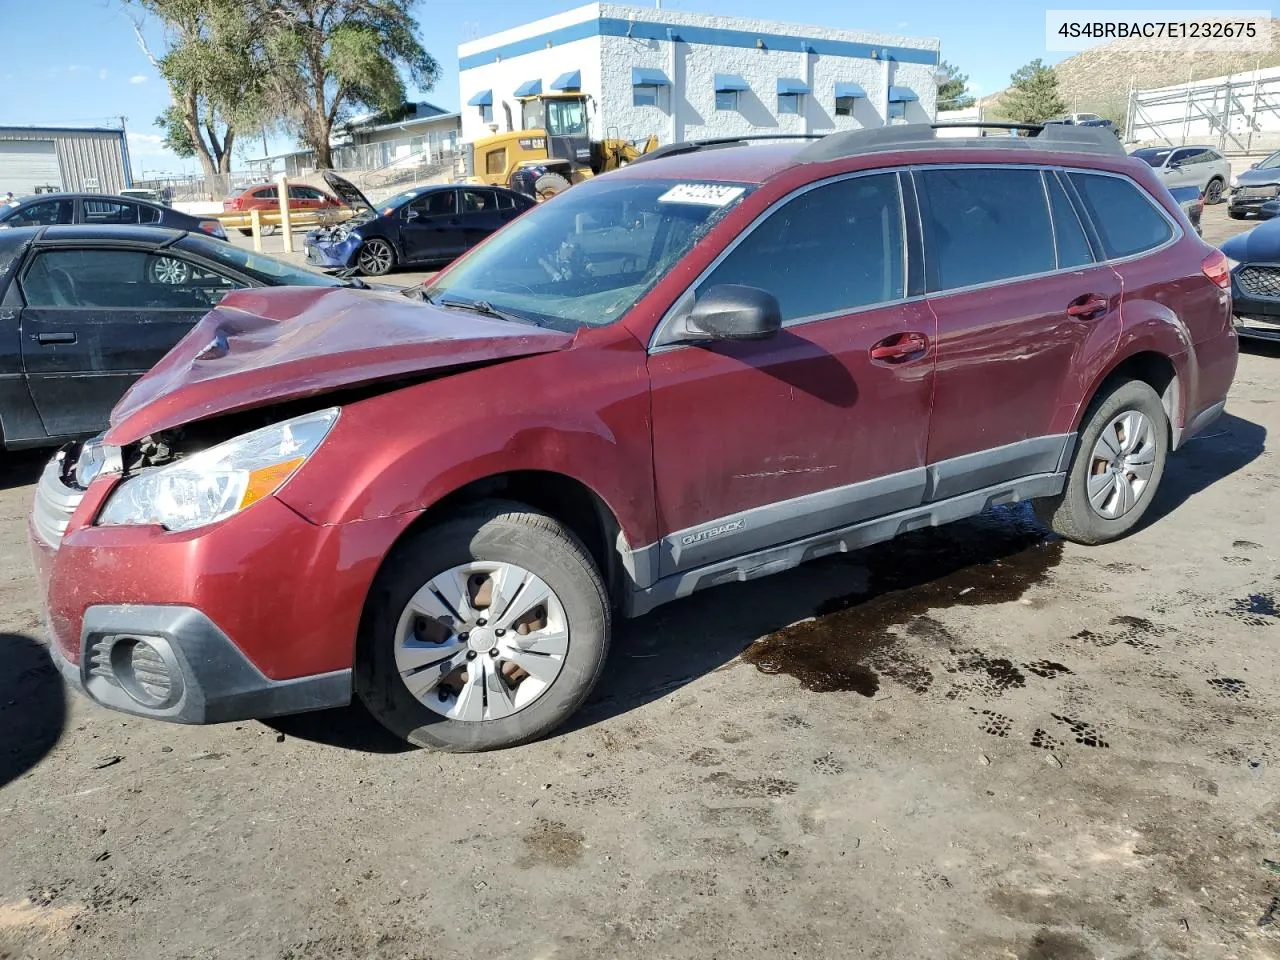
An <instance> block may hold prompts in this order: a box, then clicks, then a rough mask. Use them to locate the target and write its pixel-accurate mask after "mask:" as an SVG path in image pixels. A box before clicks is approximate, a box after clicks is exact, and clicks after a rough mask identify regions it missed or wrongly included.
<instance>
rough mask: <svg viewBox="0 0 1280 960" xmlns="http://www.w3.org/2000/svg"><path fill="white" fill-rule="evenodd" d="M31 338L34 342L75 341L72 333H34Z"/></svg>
mask: <svg viewBox="0 0 1280 960" xmlns="http://www.w3.org/2000/svg"><path fill="white" fill-rule="evenodd" d="M31 339H32V340H34V341H35V342H36V343H75V342H76V335H75V334H74V333H34V334H32V335H31Z"/></svg>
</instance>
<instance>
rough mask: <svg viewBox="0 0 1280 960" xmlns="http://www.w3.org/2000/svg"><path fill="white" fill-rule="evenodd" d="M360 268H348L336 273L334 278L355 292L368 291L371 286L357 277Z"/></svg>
mask: <svg viewBox="0 0 1280 960" xmlns="http://www.w3.org/2000/svg"><path fill="white" fill-rule="evenodd" d="M358 269H359V267H347V268H346V269H345V270H338V271H337V272H336V273H334V277H335V278H336V279H338V280H341V281H342V285H343V286H344V287H351V288H353V289H355V290H368V289H369V285H368V284H367V283H365V282H364V281H363V280H361V279H360V278H359V277H357V276H356V270H358Z"/></svg>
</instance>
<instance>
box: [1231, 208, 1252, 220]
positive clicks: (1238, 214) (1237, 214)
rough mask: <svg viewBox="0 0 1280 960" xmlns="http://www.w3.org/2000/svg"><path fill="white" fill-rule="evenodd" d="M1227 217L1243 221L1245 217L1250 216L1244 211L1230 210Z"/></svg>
mask: <svg viewBox="0 0 1280 960" xmlns="http://www.w3.org/2000/svg"><path fill="white" fill-rule="evenodd" d="M1227 216H1228V217H1230V218H1231V219H1232V220H1243V219H1244V218H1245V217H1247V216H1248V214H1247V213H1245V212H1244V211H1243V210H1228V211H1227Z"/></svg>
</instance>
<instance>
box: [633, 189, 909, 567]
mask: <svg viewBox="0 0 1280 960" xmlns="http://www.w3.org/2000/svg"><path fill="white" fill-rule="evenodd" d="M903 223H904V218H903V214H902V201H901V189H900V181H899V175H898V174H896V173H880V174H873V175H867V176H853V177H849V178H846V179H843V180H839V181H836V182H833V183H828V184H824V185H822V186H819V187H816V188H813V189H810V190H807V191H805V192H803V193H801V194H799V195H797V196H795V197H793V198H792V199H790V200H788V201H787V202H786V203H785V204H783V205H782V206H780V207H778V208H777V209H775V210H774V211H773V212H772V213H771V214H769V215H768V217H767V218H766V219H765V220H764V221H762V222H760V223H759V224H758V225H757V226H756V227H755V229H753V230H752V231H750V232H749V233H747V234H745V235H744V236H743V237H742V238H741V239H740V240H739V241H738V242H737V244H736V246H734V247H732V248H731V250H730V252H729V253H728V254H727V256H725V257H724V258H723V259H722V260H721V262H720V263H719V264H718V265H717V266H716V267H715V268H714V269H713V270H712V271H711V273H710V274H709V275H708V276H707V277H706V278H705V279H704V280H702V281H701V282H700V283H699V284H698V287H697V291H699V292H701V291H706V290H709V289H710V288H712V287H715V286H717V285H720V284H744V285H748V286H754V287H759V288H762V289H765V290H767V291H769V292H771V293H773V294H774V295H775V296H776V297H777V298H778V300H779V303H780V304H781V306H782V314H783V321H784V328H783V330H782V332H781V333H780V334H779V335H778V336H776V337H774V338H773V339H770V340H765V341H755V342H736V343H733V342H726V341H719V342H702V343H689V344H679V345H674V346H669V347H657V348H655V350H654V352H653V353H652V355H651V356H650V358H649V376H650V380H651V384H652V410H653V447H654V465H655V485H656V492H657V500H658V511H659V522H660V525H661V531H662V532H663V534H664V536H663V537H662V557H661V560H660V565H661V567H660V572H661V574H662V575H664V576H665V575H669V574H672V573H676V572H680V571H685V570H689V569H692V568H696V567H699V566H703V565H705V564H709V563H714V562H716V561H719V560H724V559H727V558H730V557H735V556H740V555H743V554H747V553H751V552H753V551H755V550H759V549H763V548H766V547H769V546H773V545H776V544H780V543H784V542H787V541H790V540H796V539H800V538H803V537H806V536H809V535H812V534H816V533H821V532H823V531H826V530H832V529H836V528H839V527H843V526H848V525H850V524H853V523H856V522H859V521H861V520H865V519H869V518H871V517H875V516H880V515H884V514H889V513H894V512H896V511H899V510H903V509H907V508H910V507H913V506H916V505H918V504H919V503H920V502H921V497H922V494H923V490H924V464H925V452H926V443H927V438H928V423H929V405H930V399H931V396H932V393H933V367H934V357H933V336H934V322H933V317H932V314H931V313H930V312H929V309H928V307H927V306H926V305H925V304H924V303H923V302H922V301H920V300H914V301H908V300H907V299H906V290H907V286H908V281H907V266H906V256H905V254H904V247H905V244H904V236H903ZM895 345H896V346H895Z"/></svg>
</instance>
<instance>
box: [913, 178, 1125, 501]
mask: <svg viewBox="0 0 1280 960" xmlns="http://www.w3.org/2000/svg"><path fill="white" fill-rule="evenodd" d="M915 180H916V185H917V190H918V193H919V196H920V201H921V215H922V222H923V227H924V244H925V260H926V263H927V264H928V275H929V277H928V288H929V304H930V306H931V307H932V308H933V311H934V313H935V314H936V315H937V318H938V364H937V371H938V372H937V382H936V387H935V394H934V402H933V416H932V419H931V421H930V433H929V462H930V464H931V465H933V472H934V473H935V474H936V477H937V480H936V485H935V488H934V489H933V490H932V491H931V495H932V496H933V497H935V498H937V499H945V498H946V497H949V496H953V495H956V494H960V493H965V492H968V491H970V490H977V489H981V488H983V487H987V486H992V485H995V484H1000V483H1004V482H1005V481H1008V480H1011V479H1018V478H1022V477H1028V476H1032V475H1036V474H1042V473H1055V472H1057V471H1058V468H1059V463H1060V460H1061V458H1062V455H1063V451H1064V449H1065V447H1066V445H1067V443H1068V438H1067V437H1066V432H1067V431H1068V430H1069V424H1070V422H1071V419H1072V417H1073V414H1074V411H1075V407H1074V404H1075V403H1076V402H1077V401H1078V399H1079V397H1080V395H1081V392H1082V391H1083V390H1085V389H1087V388H1088V386H1089V383H1088V380H1089V378H1090V376H1091V373H1092V372H1094V371H1097V372H1101V371H1100V369H1099V368H1100V366H1101V365H1102V364H1104V363H1105V362H1106V359H1107V358H1109V357H1110V356H1111V355H1112V354H1113V353H1114V352H1115V347H1116V344H1117V342H1118V339H1119V335H1120V293H1121V290H1120V279H1119V277H1118V276H1117V275H1116V273H1115V271H1114V270H1112V269H1111V267H1110V266H1107V265H1106V264H1104V263H1099V262H1097V261H1098V260H1101V259H1104V258H1103V257H1101V256H1095V253H1094V251H1093V250H1092V248H1091V246H1090V243H1089V241H1088V239H1087V237H1086V233H1085V229H1084V226H1083V224H1082V222H1081V220H1080V218H1079V217H1078V216H1077V213H1076V211H1075V208H1074V206H1073V204H1072V202H1071V199H1070V197H1069V196H1068V192H1067V190H1066V188H1064V186H1063V183H1062V182H1061V181H1060V180H1059V179H1058V175H1057V174H1056V173H1054V172H1053V171H1041V170H1038V169H1028V168H1017V167H996V166H993V167H959V168H957V167H946V168H919V169H917V170H916V171H915ZM1055 239H1056V244H1055Z"/></svg>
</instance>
